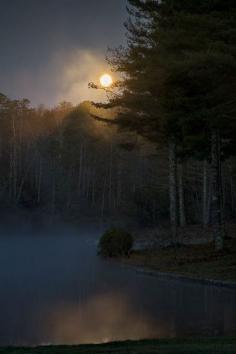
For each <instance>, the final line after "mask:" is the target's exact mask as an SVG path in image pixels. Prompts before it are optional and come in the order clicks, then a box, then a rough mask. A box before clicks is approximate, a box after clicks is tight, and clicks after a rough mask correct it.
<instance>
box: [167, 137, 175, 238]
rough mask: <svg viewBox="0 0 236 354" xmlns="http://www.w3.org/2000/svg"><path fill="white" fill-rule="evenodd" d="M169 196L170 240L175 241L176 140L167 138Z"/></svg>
mask: <svg viewBox="0 0 236 354" xmlns="http://www.w3.org/2000/svg"><path fill="white" fill-rule="evenodd" d="M169 198H170V225H171V236H172V242H173V243H174V244H176V243H177V162H176V142H175V139H173V138H172V139H170V140H169Z"/></svg>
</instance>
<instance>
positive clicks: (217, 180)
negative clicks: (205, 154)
mask: <svg viewBox="0 0 236 354" xmlns="http://www.w3.org/2000/svg"><path fill="white" fill-rule="evenodd" d="M211 169H212V225H213V236H214V240H215V248H216V250H217V251H220V250H221V249H222V248H223V246H224V232H223V211H222V186H221V184H222V179H221V142H220V134H219V132H218V131H216V130H214V131H212V135H211Z"/></svg>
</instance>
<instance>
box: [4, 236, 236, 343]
mask: <svg viewBox="0 0 236 354" xmlns="http://www.w3.org/2000/svg"><path fill="white" fill-rule="evenodd" d="M95 234H96V233H88V232H80V234H79V233H77V234H76V233H75V232H72V231H69V230H67V231H65V230H63V232H61V234H60V233H57V237H55V236H52V235H51V233H50V232H49V233H47V234H46V233H45V234H43V235H41V236H40V235H37V236H31V237H30V236H18V237H16V236H10V237H9V236H5V237H4V236H2V237H0V345H35V344H48V343H55V344H61V343H65V344H74V343H85V342H86V343H88V342H89V343H90V342H93V343H94V342H106V341H111V340H117V339H119V340H120V339H139V338H159V337H175V336H181V337H182V336H186V335H214V336H215V335H236V291H235V290H234V291H233V290H230V289H222V288H217V287H214V286H204V285H199V284H193V283H188V282H185V281H179V280H178V281H177V280H167V279H166V280H163V279H158V278H156V277H152V276H148V275H144V274H140V273H137V272H135V271H134V270H133V269H129V268H127V267H124V266H121V265H119V264H115V263H110V262H107V261H103V260H101V259H100V258H98V257H97V256H96V237H95V236H94V235H95Z"/></svg>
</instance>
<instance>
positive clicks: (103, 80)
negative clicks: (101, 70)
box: [100, 74, 113, 87]
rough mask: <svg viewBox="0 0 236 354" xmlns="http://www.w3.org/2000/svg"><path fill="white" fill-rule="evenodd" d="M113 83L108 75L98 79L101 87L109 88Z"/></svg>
mask: <svg viewBox="0 0 236 354" xmlns="http://www.w3.org/2000/svg"><path fill="white" fill-rule="evenodd" d="M112 83H113V80H112V77H111V75H109V74H104V75H102V76H101V77H100V84H101V85H102V86H103V87H109V86H111V85H112Z"/></svg>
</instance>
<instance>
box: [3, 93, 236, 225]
mask: <svg viewBox="0 0 236 354" xmlns="http://www.w3.org/2000/svg"><path fill="white" fill-rule="evenodd" d="M91 114H93V115H94V114H100V115H101V114H103V117H104V118H105V119H106V116H108V117H110V115H111V114H110V112H106V111H102V113H101V110H99V109H96V108H94V107H93V106H92V104H91V103H90V102H84V103H82V104H80V105H79V106H78V107H73V106H72V104H70V103H69V102H62V103H61V104H59V105H58V106H57V107H55V108H53V109H46V108H44V107H38V108H31V107H30V103H29V101H28V100H10V99H9V98H7V97H6V96H4V95H1V96H0V132H1V133H0V136H1V139H0V141H1V144H0V152H1V154H0V157H1V159H0V166H1V181H0V187H1V188H0V200H1V210H2V212H4V210H5V211H8V212H10V213H13V212H15V211H17V210H25V211H26V212H31V213H36V214H38V215H39V217H40V215H41V214H45V215H47V216H49V217H52V218H53V217H54V216H61V217H64V218H68V219H70V220H72V221H75V222H78V223H79V222H80V221H83V220H84V219H85V218H90V219H95V220H101V221H106V220H117V221H122V220H123V221H124V220H130V221H131V222H133V223H135V224H137V225H140V226H161V225H165V226H166V225H168V220H169V177H168V175H169V169H168V149H167V147H163V148H162V149H157V148H156V146H155V145H154V144H152V143H150V142H149V141H147V140H145V139H144V138H141V137H139V136H138V135H137V134H135V133H130V132H128V133H127V132H120V131H119V129H118V128H117V127H116V126H114V125H112V126H110V125H107V124H106V123H103V122H100V121H96V120H95V119H94V118H93V117H91ZM222 170H223V196H224V210H225V216H226V220H227V221H228V222H234V221H235V218H236V161H235V159H234V158H230V159H227V160H226V161H225V162H224V163H223V169H222ZM177 184H178V202H179V204H180V205H181V214H179V217H178V219H179V224H180V225H181V226H185V225H186V224H202V225H203V226H207V225H209V224H211V199H212V188H211V166H210V163H209V162H207V160H202V161H196V160H195V159H188V160H185V161H184V162H183V163H182V164H181V165H180V164H178V181H177ZM12 215H13V214H12Z"/></svg>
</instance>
